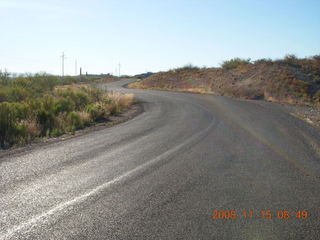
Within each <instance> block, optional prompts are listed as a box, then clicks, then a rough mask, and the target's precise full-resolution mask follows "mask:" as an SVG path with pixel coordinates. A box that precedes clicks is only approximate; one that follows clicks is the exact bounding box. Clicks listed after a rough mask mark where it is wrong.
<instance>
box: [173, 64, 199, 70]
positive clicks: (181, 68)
mask: <svg viewBox="0 0 320 240" xmlns="http://www.w3.org/2000/svg"><path fill="white" fill-rule="evenodd" d="M199 69H200V68H199V67H197V66H194V65H192V64H186V65H184V66H183V67H180V68H176V69H174V70H175V71H184V70H199Z"/></svg>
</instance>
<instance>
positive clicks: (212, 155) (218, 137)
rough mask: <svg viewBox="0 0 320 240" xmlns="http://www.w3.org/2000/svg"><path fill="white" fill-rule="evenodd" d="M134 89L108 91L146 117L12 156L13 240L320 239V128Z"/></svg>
mask: <svg viewBox="0 0 320 240" xmlns="http://www.w3.org/2000/svg"><path fill="white" fill-rule="evenodd" d="M125 83H127V81H121V82H116V83H111V84H108V88H109V89H112V90H119V89H120V91H125V92H133V93H135V94H136V96H137V97H138V98H139V99H140V101H142V102H143V106H144V110H145V111H144V112H143V113H142V114H140V115H139V116H137V117H135V118H134V119H132V120H130V121H128V122H125V123H122V124H119V125H117V126H114V127H112V128H106V129H104V130H101V131H95V132H91V133H88V134H86V135H83V136H78V137H75V138H72V139H67V140H64V141H60V142H56V143H52V144H48V145H45V146H38V147H36V148H34V149H32V150H29V151H27V152H23V153H16V154H14V155H11V156H7V157H2V158H0V239H1V240H2V239H320V191H319V190H320V149H319V146H320V133H319V131H318V130H316V129H315V128H313V127H311V126H309V125H308V124H306V123H304V122H303V121H301V120H299V119H296V118H294V117H292V116H290V115H289V114H287V113H285V112H283V111H281V109H280V108H279V107H278V106H277V105H276V104H272V103H267V102H261V101H245V100H236V99H229V98H224V97H217V96H210V95H196V94H187V93H174V92H164V91H148V90H129V89H124V88H121V86H122V85H123V84H125ZM214 210H222V211H227V210H228V211H236V213H237V216H236V218H235V219H212V217H213V216H214V214H213V211H214ZM302 210H306V211H307V213H308V214H309V215H308V217H307V218H306V219H303V216H302V215H299V214H298V215H297V213H298V211H302ZM244 211H246V213H245V212H244ZM250 211H252V212H250ZM278 211H280V212H278ZM283 211H289V215H290V218H288V219H285V218H286V213H285V212H283ZM251 213H252V216H251V215H250V214H251ZM278 213H279V216H278ZM300 213H302V212H300ZM303 213H304V212H303ZM245 214H246V215H245ZM223 216H224V215H223V214H221V215H220V217H221V218H222V217H223ZM226 216H229V215H226ZM245 216H246V217H245ZM297 216H298V217H297ZM299 216H300V217H301V218H299ZM270 218H271V219H270Z"/></svg>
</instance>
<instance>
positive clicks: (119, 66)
mask: <svg viewBox="0 0 320 240" xmlns="http://www.w3.org/2000/svg"><path fill="white" fill-rule="evenodd" d="M120 69H121V64H120V63H119V77H120V76H121V75H120Z"/></svg>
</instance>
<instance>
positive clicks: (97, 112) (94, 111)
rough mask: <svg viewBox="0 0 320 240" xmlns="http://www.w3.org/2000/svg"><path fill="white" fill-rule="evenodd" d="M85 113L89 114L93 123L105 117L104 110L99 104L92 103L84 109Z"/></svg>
mask: <svg viewBox="0 0 320 240" xmlns="http://www.w3.org/2000/svg"><path fill="white" fill-rule="evenodd" d="M86 112H87V113H89V115H90V118H91V119H92V120H93V121H96V120H101V119H103V118H104V117H105V116H106V108H105V107H104V106H103V105H102V104H101V103H92V104H89V105H88V106H87V107H86Z"/></svg>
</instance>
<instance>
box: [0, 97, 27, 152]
mask: <svg viewBox="0 0 320 240" xmlns="http://www.w3.org/2000/svg"><path fill="white" fill-rule="evenodd" d="M23 116H24V108H23V107H22V106H20V104H19V103H6V102H5V103H0V147H1V148H4V147H5V146H6V145H12V144H13V143H14V142H20V140H21V138H23V136H24V135H25V132H26V129H25V127H24V125H19V124H18V122H19V121H20V120H21V119H22V117H23Z"/></svg>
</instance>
